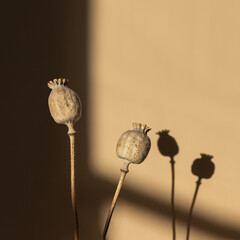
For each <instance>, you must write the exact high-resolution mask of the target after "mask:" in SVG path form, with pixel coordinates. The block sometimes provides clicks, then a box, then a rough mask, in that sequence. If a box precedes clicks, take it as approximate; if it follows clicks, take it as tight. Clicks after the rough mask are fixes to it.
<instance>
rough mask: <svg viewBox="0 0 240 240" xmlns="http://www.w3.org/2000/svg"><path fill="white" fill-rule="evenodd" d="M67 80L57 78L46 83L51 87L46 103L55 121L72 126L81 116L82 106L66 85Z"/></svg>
mask: <svg viewBox="0 0 240 240" xmlns="http://www.w3.org/2000/svg"><path fill="white" fill-rule="evenodd" d="M68 82H69V81H68V80H67V79H64V78H59V79H54V80H53V81H50V82H49V83H48V87H49V88H50V89H52V91H51V93H50V95H49V98H48V105H49V110H50V113H51V115H52V117H53V119H54V120H55V122H56V123H59V124H66V125H67V126H69V125H71V126H73V124H74V123H75V122H76V121H77V120H79V119H80V117H81V112H82V106H81V101H80V99H79V97H78V95H77V93H75V92H74V91H73V90H72V89H70V88H68V87H67V86H66V85H67V84H68Z"/></svg>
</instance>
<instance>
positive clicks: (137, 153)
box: [116, 123, 151, 164]
mask: <svg viewBox="0 0 240 240" xmlns="http://www.w3.org/2000/svg"><path fill="white" fill-rule="evenodd" d="M150 130H151V128H149V127H148V126H147V125H146V124H141V123H133V130H128V131H126V132H124V133H123V134H122V136H121V137H120V138H119V140H118V143H117V148H116V153H117V156H118V157H119V158H123V159H126V160H128V161H130V162H131V163H134V164H139V163H141V162H143V161H144V159H145V158H146V157H147V155H148V152H149V150H150V147H151V141H150V138H149V137H148V136H147V132H148V131H150Z"/></svg>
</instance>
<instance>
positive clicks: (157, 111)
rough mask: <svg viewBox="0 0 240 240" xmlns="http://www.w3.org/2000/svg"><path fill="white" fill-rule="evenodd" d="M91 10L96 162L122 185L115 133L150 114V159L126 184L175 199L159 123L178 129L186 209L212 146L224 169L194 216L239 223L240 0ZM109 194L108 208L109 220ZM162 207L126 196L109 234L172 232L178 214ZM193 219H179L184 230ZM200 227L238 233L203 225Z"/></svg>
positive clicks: (104, 5)
mask: <svg viewBox="0 0 240 240" xmlns="http://www.w3.org/2000/svg"><path fill="white" fill-rule="evenodd" d="M89 11H90V12H89V13H90V15H89V33H90V35H89V51H90V56H89V77H90V87H89V103H90V108H89V109H90V110H89V114H90V125H89V126H90V128H89V129H90V143H91V144H89V152H90V164H91V171H92V172H93V173H94V174H96V175H97V176H99V177H101V178H104V179H107V180H109V181H110V182H112V183H113V185H116V183H117V179H118V177H119V168H120V166H121V164H122V160H120V159H118V158H117V157H116V154H115V147H116V142H117V140H118V138H119V136H120V135H121V134H122V132H124V131H125V130H127V129H131V128H132V126H131V123H132V122H133V121H138V122H142V123H147V124H148V125H149V126H150V127H152V131H150V133H149V136H150V138H151V140H152V149H151V151H150V153H149V156H148V158H147V159H146V161H145V162H144V163H143V164H141V165H138V166H131V168H130V173H129V174H128V176H127V179H126V182H125V185H124V187H125V188H128V189H130V190H133V191H136V192H139V193H141V194H143V195H144V196H147V197H149V198H150V199H157V200H159V203H160V202H161V203H162V202H163V203H166V204H168V203H169V199H170V186H171V185H170V164H169V162H168V160H167V159H165V158H163V157H162V156H161V155H160V154H159V152H158V150H157V147H156V141H157V139H158V136H157V135H156V134H155V132H156V131H159V130H162V129H170V130H171V134H172V135H173V136H174V137H175V138H176V140H177V141H178V144H179V147H180V153H179V155H178V156H177V157H176V161H177V162H176V204H177V208H178V209H179V211H180V212H183V213H184V214H185V215H186V214H187V212H188V209H189V207H190V203H191V200H192V195H193V191H194V187H195V181H196V177H194V176H193V175H192V174H191V171H190V166H191V164H192V161H193V160H194V159H195V158H197V157H199V153H202V152H204V153H209V154H212V155H214V159H213V161H214V162H215V164H216V172H215V174H214V175H213V177H212V179H210V180H206V181H203V184H202V185H201V188H200V192H199V196H198V198H197V203H196V208H195V212H194V215H195V216H196V217H197V218H198V219H202V220H203V222H204V221H206V222H207V223H208V221H209V222H210V223H212V224H213V225H211V226H216V229H218V227H219V229H220V228H222V229H225V228H226V231H228V230H229V231H230V232H231V231H234V230H236V231H237V230H238V229H239V227H240V226H239V223H240V222H239V219H240V207H239V202H240V191H239V188H238V183H239V182H240V175H239V168H240V164H239V161H240V152H239V144H240V134H239V133H240V128H239V122H240V114H239V112H240V94H239V92H240V90H239V87H240V83H239V81H240V70H239V69H240V68H239V62H240V44H239V43H240V14H239V12H240V1H239V0H201V1H200V0H181V1H179V0H168V1H164V0H155V1H154V0H150V1H143V0H141V1H134V0H133V1H126V0H122V1H112V0H101V1H100V0H92V1H91V4H90V7H89ZM113 191H114V189H113ZM110 202H111V198H109V199H108V200H107V201H106V202H104V203H102V206H101V209H100V210H99V211H100V217H99V219H98V221H99V227H100V228H102V227H103V224H104V220H105V217H106V213H107V209H108V207H109V204H110ZM160 212H161V211H160ZM160 212H156V213H154V211H151V210H149V209H148V208H146V207H141V205H136V204H134V202H129V201H128V199H127V197H126V198H124V200H123V199H122V200H121V195H120V201H119V203H118V206H117V208H116V212H115V214H114V216H113V220H112V223H111V227H110V230H109V239H111V240H123V239H139V240H140V239H151V240H154V239H171V234H172V233H171V221H170V218H169V217H166V215H164V214H163V215H161V213H160ZM214 224H215V225H214ZM185 228H186V226H185V223H184V221H183V220H182V219H179V220H178V221H177V234H178V237H179V238H178V239H184V237H185ZM216 231H217V230H216ZM191 236H192V239H194V240H200V239H201V240H202V239H206V240H207V239H229V238H227V237H222V238H221V236H217V235H214V233H210V230H206V229H204V227H201V226H197V227H195V228H194V227H193V228H192V231H191Z"/></svg>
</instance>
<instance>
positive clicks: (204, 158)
mask: <svg viewBox="0 0 240 240" xmlns="http://www.w3.org/2000/svg"><path fill="white" fill-rule="evenodd" d="M212 158H213V156H211V155H208V154H204V153H201V158H198V159H196V160H195V161H194V162H193V164H192V173H193V174H194V175H196V176H198V177H199V178H206V179H207V178H210V177H211V176H212V175H213V173H214V170H215V165H214V163H213V162H212V161H211V159H212Z"/></svg>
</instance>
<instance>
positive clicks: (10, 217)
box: [0, 0, 240, 240]
mask: <svg viewBox="0 0 240 240" xmlns="http://www.w3.org/2000/svg"><path fill="white" fill-rule="evenodd" d="M2 9H4V11H3V14H2V18H3V19H2V23H4V28H3V33H2V39H1V41H2V46H3V59H4V62H3V63H2V79H3V80H4V81H3V82H2V92H1V98H2V100H1V101H0V102H1V110H2V112H3V113H4V116H5V117H4V118H1V123H2V124H1V125H2V126H4V127H3V128H2V144H1V145H2V146H4V147H3V148H2V151H1V159H2V160H1V163H2V164H1V169H2V172H1V195H2V197H1V200H0V201H1V207H2V210H1V222H0V230H1V238H2V239H6V240H8V239H9V240H10V239H16V238H17V239H22V240H30V239H35V240H42V239H44V240H52V239H58V240H61V239H62V240H64V239H69V238H70V239H71V237H72V236H73V216H72V210H71V200H70V164H69V161H66V159H67V160H68V159H69V152H68V149H69V148H68V136H67V134H66V132H67V129H66V128H65V127H64V126H59V125H57V124H55V123H54V122H53V120H52V119H51V116H50V114H49V111H48V106H47V98H48V94H49V90H48V89H47V86H46V84H47V82H48V81H49V80H51V79H52V78H54V77H68V78H69V79H70V81H71V82H70V86H71V88H72V89H74V90H75V91H76V92H78V93H79V96H80V97H81V100H82V103H83V115H82V118H81V120H80V123H79V124H77V125H76V130H77V136H76V138H77V139H76V141H77V143H76V144H77V145H78V146H80V147H79V148H77V152H76V155H77V159H76V169H79V170H77V176H76V181H77V198H78V206H79V209H78V210H79V218H80V236H82V238H83V239H92V240H94V239H96V240H97V239H101V232H102V229H100V226H99V222H98V219H99V217H98V214H99V209H100V206H101V204H102V202H103V201H105V200H106V199H107V200H110V199H111V198H112V195H113V192H114V190H115V183H111V182H109V181H107V180H106V179H102V178H98V177H97V176H94V175H93V174H92V172H91V171H90V169H89V165H88V130H89V126H88V96H87V93H88V74H87V62H88V59H87V48H88V44H87V42H88V39H87V36H88V32H87V24H88V20H87V19H88V15H87V13H88V5H87V1H79V2H77V1H72V0H70V1H63V0H60V1H59V0H58V1H57V0H50V1H39V0H37V1H21V2H17V1H15V2H7V1H5V2H4V6H3V7H2ZM120 197H121V198H123V199H125V200H126V201H129V202H131V203H133V204H135V205H138V206H139V207H142V208H146V209H148V210H149V211H152V212H154V214H156V213H158V214H159V216H161V217H162V216H165V217H166V218H167V219H169V222H170V219H171V208H170V206H169V203H168V202H165V201H163V200H161V199H154V198H149V197H147V196H145V195H144V194H142V193H140V192H134V191H132V190H130V189H128V188H127V187H124V188H123V190H122V192H121V196H120ZM187 215H188V213H187V212H186V211H184V210H182V209H176V217H177V220H178V221H182V222H187ZM192 227H196V228H199V229H201V230H202V231H206V232H209V233H211V234H213V235H215V236H216V238H217V237H218V236H221V237H226V239H240V231H239V229H234V228H231V227H226V226H222V225H219V224H217V223H215V222H214V221H210V220H208V219H205V218H202V217H199V216H197V215H195V216H194V219H193V225H192Z"/></svg>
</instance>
